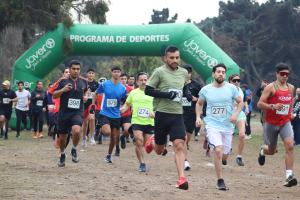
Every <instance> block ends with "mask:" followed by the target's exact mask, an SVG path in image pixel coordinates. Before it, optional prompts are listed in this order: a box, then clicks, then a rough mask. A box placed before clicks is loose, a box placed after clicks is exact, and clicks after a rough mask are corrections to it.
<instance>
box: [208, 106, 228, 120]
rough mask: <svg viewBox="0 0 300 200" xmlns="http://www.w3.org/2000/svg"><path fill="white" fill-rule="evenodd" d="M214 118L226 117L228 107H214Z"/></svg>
mask: <svg viewBox="0 0 300 200" xmlns="http://www.w3.org/2000/svg"><path fill="white" fill-rule="evenodd" d="M211 109H212V116H213V117H225V116H226V107H225V106H215V107H212V108H211Z"/></svg>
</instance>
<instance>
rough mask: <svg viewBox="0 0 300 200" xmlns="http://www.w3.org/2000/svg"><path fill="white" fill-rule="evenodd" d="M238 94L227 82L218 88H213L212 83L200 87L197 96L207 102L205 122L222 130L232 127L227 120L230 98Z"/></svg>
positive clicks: (230, 107)
mask: <svg viewBox="0 0 300 200" xmlns="http://www.w3.org/2000/svg"><path fill="white" fill-rule="evenodd" d="M239 96H240V93H239V91H238V90H237V89H236V87H235V86H234V85H232V84H230V83H227V82H225V85H224V86H223V87H220V88H215V87H213V86H212V84H209V85H207V86H205V87H204V88H202V89H201V90H200V92H199V97H200V98H201V99H202V100H205V101H206V102H207V108H206V117H205V118H204V121H205V124H206V125H208V126H209V127H213V128H216V129H219V130H224V131H225V130H229V129H231V128H233V124H232V123H230V122H229V118H230V117H231V115H232V109H233V105H232V100H233V99H235V98H237V97H239Z"/></svg>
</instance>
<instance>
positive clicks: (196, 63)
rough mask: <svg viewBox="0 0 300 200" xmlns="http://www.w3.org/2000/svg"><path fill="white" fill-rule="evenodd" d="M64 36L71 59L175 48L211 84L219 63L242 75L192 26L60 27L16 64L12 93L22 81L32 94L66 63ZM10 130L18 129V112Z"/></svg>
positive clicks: (159, 53)
mask: <svg viewBox="0 0 300 200" xmlns="http://www.w3.org/2000/svg"><path fill="white" fill-rule="evenodd" d="M62 34H67V35H68V36H69V37H70V39H71V41H72V42H73V44H74V51H73V52H72V56H79V55H81V56H83V55H84V56H164V51H165V49H166V48H167V46H169V45H175V46H177V47H178V48H179V50H180V56H181V59H182V60H183V61H185V62H186V63H189V64H191V65H192V66H193V68H194V70H195V71H196V72H197V73H198V74H200V75H201V76H202V77H203V78H204V79H206V81H207V82H208V83H210V82H211V81H212V80H213V79H212V77H211V72H212V69H211V68H212V67H213V66H214V65H216V64H218V63H224V64H225V65H226V66H227V68H228V70H227V75H230V74H233V73H239V67H238V66H237V64H236V63H235V62H234V61H233V60H232V59H231V58H230V57H229V56H228V55H227V54H226V53H225V52H223V51H222V50H221V49H220V48H219V47H218V46H217V45H216V44H215V43H214V42H213V41H211V40H210V39H209V38H208V37H207V36H206V35H205V34H204V33H203V32H201V31H200V30H199V28H197V27H196V26H195V25H193V24H190V23H184V24H156V25H136V26H110V25H91V24H75V26H74V27H72V28H70V30H68V31H65V29H64V28H63V26H62V24H59V25H58V28H57V29H55V30H53V31H49V32H48V33H47V34H45V35H44V36H43V37H42V38H41V39H40V40H39V41H38V42H37V43H36V44H34V45H33V46H32V47H31V48H30V49H29V50H28V51H26V52H25V53H24V54H23V55H22V56H21V57H20V58H19V59H18V60H17V61H16V62H15V64H14V66H13V73H12V84H11V85H12V89H13V90H15V91H16V90H17V89H18V85H17V83H18V81H19V80H22V81H24V82H25V87H29V88H30V90H31V91H32V90H33V89H34V88H35V82H36V81H37V80H42V79H43V78H44V77H45V76H46V75H47V74H49V73H50V72H51V71H52V70H53V69H55V68H56V67H57V66H58V65H59V64H60V63H62V62H63V61H64V60H65V59H66V57H64V56H63V54H62V53H63V52H62ZM58 78H59V77H58ZM10 127H11V128H12V129H15V128H16V114H15V111H13V114H12V119H11V122H10Z"/></svg>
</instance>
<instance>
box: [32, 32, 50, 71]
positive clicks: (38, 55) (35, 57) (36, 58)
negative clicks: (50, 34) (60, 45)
mask: <svg viewBox="0 0 300 200" xmlns="http://www.w3.org/2000/svg"><path fill="white" fill-rule="evenodd" d="M54 46H55V41H54V40H53V39H52V38H49V39H48V40H47V41H46V43H45V44H44V45H43V46H42V47H41V48H39V49H38V50H37V51H36V52H35V54H32V55H31V56H29V58H27V59H26V61H27V63H28V65H26V68H28V69H29V68H31V67H32V66H33V69H32V70H35V67H36V66H37V64H39V62H41V61H42V60H43V59H45V58H47V57H48V55H49V54H50V53H51V50H48V49H52V48H53V47H54Z"/></svg>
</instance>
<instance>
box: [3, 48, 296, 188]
mask: <svg viewBox="0 0 300 200" xmlns="http://www.w3.org/2000/svg"><path fill="white" fill-rule="evenodd" d="M164 60H165V63H166V64H165V65H163V66H161V67H158V68H156V69H155V70H154V71H153V73H152V75H151V76H150V77H149V75H148V74H147V73H145V72H139V73H138V74H137V75H136V77H134V76H130V77H129V79H128V80H127V77H128V76H127V74H125V73H122V70H121V68H120V67H118V66H114V67H112V69H111V79H109V80H106V79H105V78H100V80H99V82H97V81H95V80H94V76H95V71H94V69H88V70H87V72H86V76H87V79H85V78H83V77H81V76H80V73H81V64H80V62H79V61H77V60H73V61H71V62H70V64H69V66H68V67H67V68H65V69H64V70H63V72H62V78H60V79H59V80H58V81H57V82H56V83H54V84H53V85H49V87H50V89H49V91H47V92H46V91H45V90H43V89H42V87H43V83H42V82H41V81H37V83H36V88H35V89H34V91H33V92H32V93H31V94H30V92H28V91H27V90H24V82H23V81H19V82H18V88H19V90H18V91H17V92H14V91H13V90H12V89H10V82H9V81H4V82H3V83H2V85H3V90H1V91H0V98H1V100H0V101H1V104H0V126H1V135H0V137H4V138H5V139H7V130H8V128H7V129H6V130H5V133H4V132H3V125H4V122H5V126H6V127H9V121H10V117H11V114H12V110H13V108H14V106H15V103H17V106H16V116H17V135H16V137H20V124H21V122H22V123H23V124H24V127H26V126H27V115H28V114H29V113H28V110H29V105H31V108H30V109H31V110H32V112H31V115H32V117H33V122H34V123H33V130H34V135H33V138H37V136H39V137H43V134H42V129H43V118H44V113H45V111H46V110H47V111H48V113H49V116H48V117H49V118H48V127H49V131H48V132H51V131H52V130H53V140H54V146H55V147H56V148H58V149H59V157H60V158H59V162H58V166H59V167H64V166H65V162H66V148H67V146H68V144H69V142H70V141H72V147H71V150H70V154H71V156H72V161H73V162H75V163H78V162H79V157H78V155H77V147H78V145H79V142H80V138H82V144H81V147H83V148H85V147H86V146H87V145H88V142H87V141H90V145H96V142H97V143H98V144H102V140H103V139H104V137H110V144H109V148H108V153H107V156H106V157H105V158H103V160H105V161H106V162H107V163H112V162H113V160H112V153H113V150H114V148H115V147H116V148H115V152H114V155H115V156H120V154H121V152H120V150H121V149H125V148H126V143H127V142H128V141H129V136H131V137H132V138H133V139H134V141H133V142H134V144H135V145H136V147H135V151H136V155H137V159H138V161H139V168H138V170H139V171H140V172H146V161H145V160H144V157H143V151H144V150H143V149H144V148H145V151H146V153H148V154H150V153H151V152H152V151H153V150H154V151H155V153H156V154H157V155H166V154H167V149H166V146H167V141H168V138H169V141H171V142H172V146H173V148H174V152H175V164H176V167H177V171H178V177H179V180H178V182H177V184H176V187H178V188H180V189H184V190H187V189H188V188H189V183H188V181H187V180H186V178H185V175H184V173H185V170H190V169H191V167H190V164H189V162H188V159H187V158H188V151H187V150H188V143H189V141H190V139H191V137H192V134H193V132H194V131H195V138H194V139H195V140H198V138H197V133H198V132H199V128H200V127H201V126H203V127H204V133H205V140H204V143H203V148H204V149H206V155H207V156H211V154H210V151H213V152H214V154H213V157H214V166H215V170H216V176H217V178H218V181H217V186H216V188H217V189H219V190H226V185H225V181H224V180H223V172H222V165H227V159H228V156H229V154H230V152H231V150H232V139H233V135H234V130H235V128H236V129H237V130H238V135H239V142H238V147H237V149H238V156H237V158H236V163H237V165H239V166H244V162H243V160H242V153H243V149H244V146H245V123H246V115H248V114H249V110H248V104H247V99H246V94H245V92H244V91H243V90H242V89H241V88H240V87H239V85H240V82H241V79H240V76H239V75H238V74H232V75H230V76H229V77H228V82H225V78H226V70H227V68H226V66H225V65H224V64H218V65H216V66H214V67H213V68H212V76H213V78H214V81H213V82H212V83H211V84H208V85H206V86H205V87H203V88H202V89H201V87H200V84H199V83H198V82H197V81H195V80H192V79H191V74H192V71H193V68H192V66H191V65H188V64H186V65H184V66H182V67H179V66H178V64H179V61H180V52H179V50H178V48H177V47H175V46H169V47H168V48H167V49H166V50H165V57H164ZM275 69H276V72H275V74H276V77H277V80H276V81H274V82H272V83H271V84H269V85H267V86H266V87H265V89H264V91H263V92H262V94H261V97H260V100H259V102H258V108H259V109H262V110H266V118H265V131H264V134H265V136H264V137H265V139H264V141H265V143H264V145H263V146H262V147H261V149H260V151H259V157H258V163H259V164H260V165H264V163H265V160H266V158H265V157H266V155H273V154H274V153H275V151H276V147H277V142H278V134H280V136H281V139H282V140H283V143H284V146H285V149H286V157H285V163H286V181H285V182H284V184H283V185H284V186H287V187H291V186H294V185H297V180H296V179H295V178H294V177H293V174H292V170H293V162H294V154H293V131H292V126H291V119H293V117H294V116H293V114H292V113H291V108H292V105H293V93H294V86H292V85H291V84H288V83H287V80H288V77H289V75H290V74H289V66H288V65H287V64H283V63H280V64H278V65H276V67H275ZM127 81H128V84H126V83H127ZM244 107H245V112H243V111H242V110H243V108H244ZM38 124H39V126H38ZM121 129H122V132H121ZM81 135H82V136H81ZM119 144H120V146H121V149H120V147H119ZM122 151H123V150H122ZM245 159H247V158H245ZM189 161H190V162H193V160H192V158H190V159H189Z"/></svg>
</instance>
